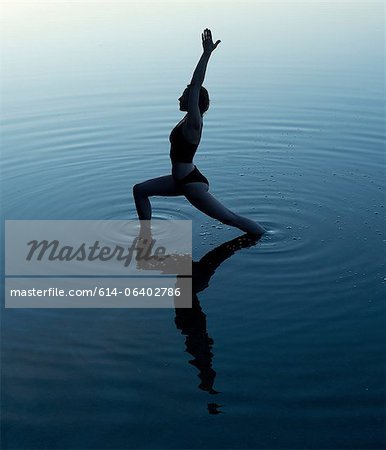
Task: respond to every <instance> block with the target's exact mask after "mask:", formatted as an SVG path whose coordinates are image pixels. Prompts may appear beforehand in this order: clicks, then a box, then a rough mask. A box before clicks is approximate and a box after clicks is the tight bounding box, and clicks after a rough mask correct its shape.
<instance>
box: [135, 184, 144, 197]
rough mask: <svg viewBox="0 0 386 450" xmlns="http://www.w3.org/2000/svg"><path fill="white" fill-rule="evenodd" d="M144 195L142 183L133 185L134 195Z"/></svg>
mask: <svg viewBox="0 0 386 450" xmlns="http://www.w3.org/2000/svg"><path fill="white" fill-rule="evenodd" d="M143 195H144V189H143V186H142V183H137V184H135V185H134V186H133V196H134V197H137V198H138V197H141V196H143Z"/></svg>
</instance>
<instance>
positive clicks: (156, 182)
mask: <svg viewBox="0 0 386 450" xmlns="http://www.w3.org/2000/svg"><path fill="white" fill-rule="evenodd" d="M154 195H159V196H176V195H181V192H180V191H179V189H178V187H177V185H176V182H175V181H174V179H173V177H172V176H171V175H165V176H163V177H158V178H152V179H151V180H147V181H144V182H142V183H138V184H135V185H134V186H133V197H134V201H135V207H136V208H137V213H138V218H139V219H140V220H150V219H151V204H150V201H149V197H152V196H154Z"/></svg>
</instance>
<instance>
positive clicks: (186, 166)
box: [169, 116, 202, 180]
mask: <svg viewBox="0 0 386 450" xmlns="http://www.w3.org/2000/svg"><path fill="white" fill-rule="evenodd" d="M185 122H186V116H185V117H184V118H183V119H182V120H181V121H180V122H178V124H177V125H176V126H175V127H174V128H173V130H172V132H171V133H170V137H169V140H170V143H171V149H170V159H171V162H172V175H173V177H174V178H176V179H177V180H180V179H182V178H184V177H185V176H186V175H188V174H189V173H190V172H191V171H192V170H193V169H194V164H193V158H194V155H195V153H196V150H197V147H198V145H199V143H200V139H201V133H202V123H201V127H200V130H198V131H196V130H188V131H190V135H189V137H185V134H183V133H182V127H183V126H184V123H185Z"/></svg>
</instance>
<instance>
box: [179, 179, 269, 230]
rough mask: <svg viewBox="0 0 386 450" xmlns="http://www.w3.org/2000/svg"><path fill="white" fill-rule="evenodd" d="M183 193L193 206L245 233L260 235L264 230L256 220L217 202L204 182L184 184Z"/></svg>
mask: <svg viewBox="0 0 386 450" xmlns="http://www.w3.org/2000/svg"><path fill="white" fill-rule="evenodd" d="M184 194H185V197H186V198H187V200H188V201H189V202H190V203H191V204H192V205H193V206H195V207H196V208H197V209H198V210H200V211H201V212H203V213H204V214H206V215H207V216H209V217H212V218H213V219H217V220H219V221H220V222H222V223H224V224H226V225H230V226H233V227H236V228H239V229H240V230H242V231H244V232H246V233H251V234H255V235H261V234H263V233H264V232H265V229H264V228H263V227H262V226H261V225H260V224H258V223H257V222H254V221H253V220H251V219H248V218H246V217H242V216H240V215H238V214H236V213H234V212H233V211H231V210H230V209H228V208H227V207H226V206H224V205H223V204H222V203H221V202H219V201H218V200H217V199H216V198H215V197H213V195H212V194H211V193H210V192H209V188H208V186H207V185H206V184H205V183H188V184H186V185H185V187H184Z"/></svg>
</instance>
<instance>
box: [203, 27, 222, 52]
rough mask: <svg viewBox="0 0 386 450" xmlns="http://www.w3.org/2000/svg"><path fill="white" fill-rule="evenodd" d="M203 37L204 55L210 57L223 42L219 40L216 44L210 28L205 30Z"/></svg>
mask: <svg viewBox="0 0 386 450" xmlns="http://www.w3.org/2000/svg"><path fill="white" fill-rule="evenodd" d="M201 36H202V47H203V48H204V53H205V54H206V55H210V54H211V53H212V52H213V50H214V49H215V48H216V47H217V46H218V44H219V43H220V42H221V41H220V40H218V41H216V43H215V44H214V43H213V40H212V33H211V31H210V30H209V29H208V28H205V30H204V32H203V33H202V35H201Z"/></svg>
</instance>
